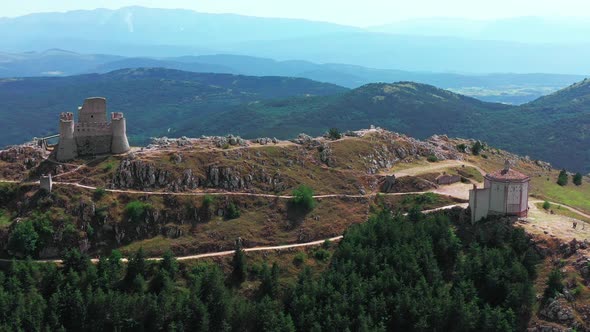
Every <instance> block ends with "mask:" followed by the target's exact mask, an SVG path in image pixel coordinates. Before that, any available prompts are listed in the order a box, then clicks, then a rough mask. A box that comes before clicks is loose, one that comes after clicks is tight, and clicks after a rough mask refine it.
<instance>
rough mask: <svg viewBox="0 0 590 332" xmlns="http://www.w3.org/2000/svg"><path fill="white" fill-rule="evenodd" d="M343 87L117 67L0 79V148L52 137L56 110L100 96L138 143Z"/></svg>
mask: <svg viewBox="0 0 590 332" xmlns="http://www.w3.org/2000/svg"><path fill="white" fill-rule="evenodd" d="M346 90H347V89H345V88H342V87H339V86H336V85H332V84H326V83H319V82H314V81H311V80H307V79H299V78H288V77H253V76H237V75H229V74H204V73H193V72H183V71H178V70H170V69H161V68H151V69H123V70H118V71H114V72H110V73H107V74H90V75H79V76H70V77H54V78H49V77H45V78H40V77H34V78H15V79H0V115H1V116H2V119H3V121H2V131H1V132H0V140H1V141H2V142H3V145H6V144H17V143H22V142H23V141H25V140H29V139H31V138H32V137H34V136H42V135H46V134H51V133H56V132H57V130H58V124H59V122H58V119H59V113H60V112H66V111H69V112H75V111H76V109H77V106H78V105H81V103H82V102H83V101H84V99H85V98H87V97H90V96H105V97H107V100H108V105H109V106H108V107H109V108H108V110H107V111H109V112H115V111H118V112H125V116H126V117H127V119H128V121H127V123H128V126H127V128H128V132H129V134H130V137H131V139H132V143H135V144H144V143H146V142H147V140H148V139H149V137H150V136H162V135H166V134H167V133H168V128H174V127H176V126H179V125H180V124H182V123H184V122H185V121H187V120H192V119H194V120H196V119H200V118H202V117H204V116H206V115H207V114H209V113H213V112H218V111H221V110H225V109H227V108H228V107H230V106H232V105H238V104H241V103H245V102H252V101H258V100H264V99H271V98H272V99H274V98H285V97H288V96H308V95H332V94H335V93H340V92H344V91H346Z"/></svg>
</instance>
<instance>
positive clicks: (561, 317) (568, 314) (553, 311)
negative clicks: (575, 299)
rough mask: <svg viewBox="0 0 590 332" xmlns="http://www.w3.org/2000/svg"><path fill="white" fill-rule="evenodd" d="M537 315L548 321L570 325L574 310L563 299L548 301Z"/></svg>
mask: <svg viewBox="0 0 590 332" xmlns="http://www.w3.org/2000/svg"><path fill="white" fill-rule="evenodd" d="M539 315H540V316H541V317H543V318H545V319H547V320H548V321H551V322H556V323H559V324H562V325H567V326H571V325H572V324H573V323H574V311H573V310H572V308H571V306H570V305H569V304H568V303H567V302H566V301H565V300H564V299H555V300H553V301H550V302H549V303H548V304H547V305H546V306H545V307H543V308H542V309H541V310H540V311H539ZM571 327H574V326H571Z"/></svg>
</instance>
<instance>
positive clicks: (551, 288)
mask: <svg viewBox="0 0 590 332" xmlns="http://www.w3.org/2000/svg"><path fill="white" fill-rule="evenodd" d="M561 291H563V275H562V274H561V271H559V270H558V269H554V270H552V271H551V272H550V273H549V278H548V279H547V287H546V288H545V292H544V294H543V298H544V299H545V300H547V299H550V298H553V297H554V296H555V294H556V293H558V292H561Z"/></svg>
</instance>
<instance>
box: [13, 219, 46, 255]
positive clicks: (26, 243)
mask: <svg viewBox="0 0 590 332" xmlns="http://www.w3.org/2000/svg"><path fill="white" fill-rule="evenodd" d="M38 241H39V234H37V232H36V231H35V227H33V223H32V222H31V221H29V220H27V221H22V222H19V223H18V224H16V226H15V227H14V230H12V232H11V233H10V237H9V239H8V249H10V250H11V251H14V252H18V253H22V254H23V255H25V256H32V255H34V254H35V253H36V252H37V247H38Z"/></svg>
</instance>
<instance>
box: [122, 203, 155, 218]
mask: <svg viewBox="0 0 590 332" xmlns="http://www.w3.org/2000/svg"><path fill="white" fill-rule="evenodd" d="M151 208H152V205H151V204H149V203H144V202H140V201H133V202H129V203H128V204H127V205H126V206H125V214H126V215H127V217H128V218H130V219H131V220H132V221H134V222H138V221H140V220H141V219H142V218H144V217H145V214H146V213H147V211H148V210H149V209H151Z"/></svg>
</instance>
